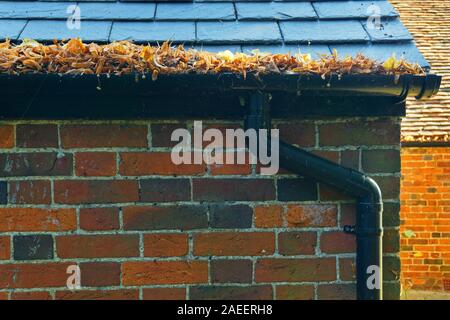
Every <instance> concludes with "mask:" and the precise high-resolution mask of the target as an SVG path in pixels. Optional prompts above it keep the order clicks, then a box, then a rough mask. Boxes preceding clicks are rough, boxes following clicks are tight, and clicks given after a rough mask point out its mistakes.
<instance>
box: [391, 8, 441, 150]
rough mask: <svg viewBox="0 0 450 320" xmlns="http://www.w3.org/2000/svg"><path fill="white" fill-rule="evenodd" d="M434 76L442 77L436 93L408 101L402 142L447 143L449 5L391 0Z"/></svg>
mask: <svg viewBox="0 0 450 320" xmlns="http://www.w3.org/2000/svg"><path fill="white" fill-rule="evenodd" d="M390 2H391V3H392V4H393V5H394V7H395V8H396V9H397V11H398V12H399V13H400V17H401V20H402V22H403V24H404V25H405V26H406V27H407V28H408V30H409V31H410V32H411V33H412V35H413V36H414V39H415V40H416V44H417V46H418V47H419V49H420V51H421V52H422V54H423V55H424V56H425V58H426V59H427V60H428V62H429V63H430V65H431V68H432V70H433V72H434V73H436V74H439V75H442V76H443V79H442V85H441V89H440V92H439V94H438V95H437V96H436V97H434V98H432V99H431V100H425V101H417V100H414V99H411V100H409V101H408V105H407V114H406V118H405V119H404V120H403V123H402V140H403V141H419V142H421V141H423V142H426V141H450V3H449V2H448V1H445V0H391V1H390Z"/></svg>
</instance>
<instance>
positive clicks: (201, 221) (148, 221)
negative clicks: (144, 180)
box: [123, 205, 208, 230]
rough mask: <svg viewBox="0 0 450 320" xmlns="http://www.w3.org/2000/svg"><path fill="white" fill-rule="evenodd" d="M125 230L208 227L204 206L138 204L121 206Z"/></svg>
mask: <svg viewBox="0 0 450 320" xmlns="http://www.w3.org/2000/svg"><path fill="white" fill-rule="evenodd" d="M123 225H124V229H125V230H165V229H167V230H191V229H198V228H206V227H208V216H207V210H206V207H204V206H198V205H179V206H167V207H155V206H138V207H124V208H123Z"/></svg>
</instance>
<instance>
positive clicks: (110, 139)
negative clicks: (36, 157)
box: [60, 124, 147, 148]
mask: <svg viewBox="0 0 450 320" xmlns="http://www.w3.org/2000/svg"><path fill="white" fill-rule="evenodd" d="M60 135H61V145H62V146H63V147H64V148H108V147H109V148H111V147H147V126H143V125H113V124H100V125H98V124H96V125H83V124H81V125H63V126H61V128H60Z"/></svg>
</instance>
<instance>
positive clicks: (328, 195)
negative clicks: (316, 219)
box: [319, 183, 355, 201]
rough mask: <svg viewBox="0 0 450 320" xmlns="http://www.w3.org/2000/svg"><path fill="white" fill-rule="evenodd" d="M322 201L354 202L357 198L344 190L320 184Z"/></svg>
mask: <svg viewBox="0 0 450 320" xmlns="http://www.w3.org/2000/svg"><path fill="white" fill-rule="evenodd" d="M319 189H320V201H352V200H355V198H354V197H353V196H351V195H349V194H347V193H344V192H343V191H342V190H339V189H337V188H335V187H330V186H328V185H326V184H323V183H319Z"/></svg>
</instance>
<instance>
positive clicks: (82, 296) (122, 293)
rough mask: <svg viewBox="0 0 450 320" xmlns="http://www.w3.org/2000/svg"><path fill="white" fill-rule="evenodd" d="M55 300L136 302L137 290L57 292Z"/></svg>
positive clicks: (137, 297)
mask: <svg viewBox="0 0 450 320" xmlns="http://www.w3.org/2000/svg"><path fill="white" fill-rule="evenodd" d="M55 298H56V299H57V300H138V299H139V290H95V291H92V290H77V291H57V292H56V296H55Z"/></svg>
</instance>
